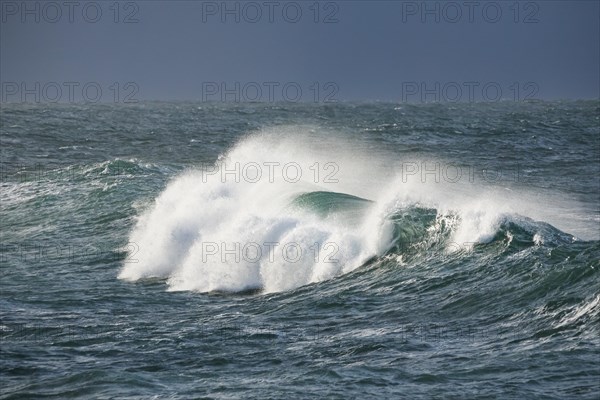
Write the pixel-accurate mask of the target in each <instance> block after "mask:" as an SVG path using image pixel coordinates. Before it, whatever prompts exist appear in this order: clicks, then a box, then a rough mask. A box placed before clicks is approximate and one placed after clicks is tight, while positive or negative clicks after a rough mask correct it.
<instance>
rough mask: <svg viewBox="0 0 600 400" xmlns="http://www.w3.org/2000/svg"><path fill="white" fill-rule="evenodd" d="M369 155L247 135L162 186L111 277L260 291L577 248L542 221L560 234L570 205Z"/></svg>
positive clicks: (307, 137) (290, 137)
mask: <svg viewBox="0 0 600 400" xmlns="http://www.w3.org/2000/svg"><path fill="white" fill-rule="evenodd" d="M369 151H373V149H370V150H369V149H365V148H360V147H357V146H354V145H353V144H352V142H351V141H348V140H347V138H345V139H342V138H341V137H340V136H339V135H338V134H336V133H335V132H326V133H323V132H322V131H319V130H317V129H314V128H312V127H298V126H296V127H284V128H278V129H271V130H263V131H260V132H255V133H254V134H251V135H249V136H246V137H245V138H243V139H241V140H240V141H239V142H238V143H237V144H236V145H235V146H234V147H233V148H232V149H230V150H229V151H228V152H226V153H224V154H223V155H222V156H220V157H219V160H218V161H217V162H216V163H215V164H206V165H202V166H200V167H197V168H192V169H188V170H186V171H185V172H183V173H181V174H180V175H179V176H177V177H176V178H174V179H173V180H172V181H171V182H169V184H168V185H167V187H166V188H165V189H164V191H163V192H162V193H161V194H160V195H159V196H158V197H157V198H156V200H155V202H154V204H153V205H152V206H150V207H149V208H148V209H146V210H145V211H144V212H143V213H142V214H141V216H140V217H139V219H138V221H137V223H136V225H135V228H134V229H133V231H132V232H131V234H130V237H129V241H130V243H133V244H135V250H136V251H135V254H132V255H131V256H130V257H128V258H127V262H125V263H124V267H123V269H122V271H121V272H120V274H119V278H121V279H124V280H130V281H135V280H139V279H145V278H164V279H167V283H168V286H169V290H171V291H180V290H192V291H199V292H221V291H224V292H245V291H255V290H260V291H263V292H266V293H269V292H280V291H286V290H290V289H294V288H297V287H300V286H303V285H306V284H310V283H315V282H321V281H325V280H329V279H332V278H334V277H337V276H340V275H343V274H346V273H348V272H350V271H353V270H355V269H357V268H358V267H361V266H363V265H367V264H368V265H371V264H373V263H380V262H382V261H383V260H389V259H390V257H391V258H394V259H395V260H404V262H405V261H406V260H419V259H423V257H427V258H430V257H434V259H435V260H437V261H440V262H442V261H443V260H444V259H445V258H446V257H448V256H449V255H450V254H453V253H456V256H457V257H469V254H470V253H472V252H473V249H474V247H477V248H479V247H478V246H483V254H482V255H481V256H480V257H483V258H486V257H490V256H492V255H495V254H496V253H497V252H498V251H500V253H502V254H504V255H505V256H508V255H509V254H510V253H511V251H512V249H513V248H515V246H517V247H528V246H539V245H546V246H556V245H559V244H564V243H573V242H574V241H577V240H578V239H577V237H575V236H573V235H570V234H567V233H564V232H562V231H560V230H559V229H557V228H554V227H553V226H552V225H550V224H548V223H547V222H544V221H554V222H555V223H558V224H560V223H561V218H560V216H559V217H558V218H557V215H556V213H555V212H554V211H555V210H557V209H565V208H569V207H571V208H572V207H573V205H569V204H567V203H566V202H565V201H564V200H562V199H561V198H559V197H552V196H546V197H545V198H543V199H542V201H543V204H544V205H545V207H544V208H540V207H539V206H538V205H539V203H540V196H539V194H537V195H533V194H531V193H529V192H528V191H527V190H526V189H525V188H519V187H513V188H510V190H508V189H509V188H506V187H500V188H499V187H494V186H490V185H488V186H483V185H477V184H475V183H472V182H468V181H466V182H458V181H456V179H446V180H438V179H431V180H429V181H428V180H427V179H425V180H424V179H422V178H423V176H422V175H419V174H414V173H413V172H414V171H413V169H414V166H415V165H416V166H417V167H418V166H419V165H425V161H421V160H418V159H417V160H415V158H411V161H410V162H402V161H400V162H399V161H398V160H397V159H395V158H394V157H393V156H392V155H390V154H386V152H385V151H384V150H382V149H379V150H378V151H377V154H378V158H377V160H376V161H373V160H372V159H370V157H369V156H370V154H369ZM426 163H429V165H435V164H436V163H438V164H439V163H440V161H439V160H438V161H432V160H431V159H428V160H427V161H426ZM409 168H412V169H409ZM408 172H411V173H410V174H409V173H408ZM455 176H456V175H455ZM434 178H435V176H434ZM532 218H533V219H532ZM536 220H539V221H542V222H536Z"/></svg>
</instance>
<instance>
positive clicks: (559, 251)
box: [0, 101, 600, 399]
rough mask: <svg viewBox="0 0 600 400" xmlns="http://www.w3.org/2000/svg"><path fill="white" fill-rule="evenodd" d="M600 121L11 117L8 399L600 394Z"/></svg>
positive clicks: (358, 114)
mask: <svg viewBox="0 0 600 400" xmlns="http://www.w3.org/2000/svg"><path fill="white" fill-rule="evenodd" d="M599 118H600V103H599V102H598V101H565V102H544V101H535V102H525V103H515V102H499V103H476V104H418V105H409V104H391V103H363V104H361V103H337V104H288V103H272V104H265V103H256V104H250V103H248V104H239V103H238V104H235V103H231V104H229V103H200V102H198V103H193V102H189V103H186V102H182V103H162V102H145V103H137V104H125V105H124V104H95V105H94V104H91V105H87V104H53V105H52V104H2V106H1V108H0V143H1V146H0V157H1V167H2V170H1V175H2V176H1V178H2V179H1V181H0V188H1V194H0V221H1V222H0V223H1V233H0V245H1V249H0V250H1V254H0V256H1V258H0V339H1V341H0V398H2V399H17V398H36V399H37V398H46V397H54V398H61V399H64V398H161V399H162V398H170V399H189V398H219V399H220V398H222V399H281V398H314V399H323V398H328V399H329V398H331V399H369V398H371V399H386V398H406V399H430V398H471V399H482V398H507V399H524V398H527V399H535V398H556V399H598V397H599V396H600V348H599V345H600V332H599V331H600V329H599V327H600V324H599V322H600V285H599V283H600V282H599V277H600V272H599V269H600V241H599V240H600V181H599V177H600V119H599Z"/></svg>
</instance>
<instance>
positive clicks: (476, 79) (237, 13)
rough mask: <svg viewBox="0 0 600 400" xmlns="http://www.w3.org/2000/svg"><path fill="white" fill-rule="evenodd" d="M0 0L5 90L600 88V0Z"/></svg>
mask: <svg viewBox="0 0 600 400" xmlns="http://www.w3.org/2000/svg"><path fill="white" fill-rule="evenodd" d="M0 4H1V9H0V12H1V20H0V21H1V28H0V78H1V81H2V100H3V101H6V100H8V101H20V100H21V99H22V97H23V96H24V97H25V98H26V99H29V100H33V99H35V96H36V95H37V96H39V97H40V98H41V99H42V100H43V99H44V98H50V99H54V98H57V97H59V100H60V101H68V100H69V88H71V89H70V90H72V91H73V94H74V96H75V97H76V98H77V99H80V97H81V96H82V91H83V87H84V86H85V85H86V84H88V86H87V87H86V90H88V91H89V92H88V94H87V96H88V97H94V91H95V90H96V89H97V88H98V87H99V88H100V89H101V91H102V96H101V98H100V100H101V101H113V100H114V98H115V95H116V94H118V100H119V101H123V99H124V98H128V97H129V98H131V99H139V100H144V99H150V100H175V99H181V100H193V99H196V100H203V99H206V100H217V101H219V100H221V99H222V98H225V99H228V100H253V99H257V100H262V101H268V100H269V98H270V97H271V96H274V97H275V98H276V99H281V98H283V97H285V98H291V99H296V98H299V99H300V100H303V101H314V100H317V101H325V100H329V99H333V100H391V101H402V100H408V101H421V100H426V101H433V100H438V99H439V100H444V99H445V98H449V99H459V100H462V101H468V100H469V97H470V96H475V99H476V100H481V99H483V100H485V99H487V98H495V97H496V92H497V90H498V89H499V90H500V91H501V92H502V98H507V99H519V100H522V99H523V98H526V97H531V98H543V99H556V98H586V99H589V98H598V97H599V96H600V93H599V91H600V79H599V70H600V56H599V52H600V50H599V49H600V43H599V42H600V24H599V20H600V17H599V16H600V7H599V4H600V2H598V1H534V2H515V1H498V2H488V1H478V2H468V1H466V2H465V1H458V2H445V1H444V2H426V3H423V2H405V1H396V2H394V1H369V2H367V1H334V2H320V3H317V4H316V6H315V2H314V1H297V2H287V1H277V2H270V3H269V2H266V1H257V2H250V4H249V3H248V2H228V3H227V4H226V5H225V6H223V4H224V3H223V2H220V1H219V2H193V1H180V2H177V1H176V2H164V1H134V2H120V3H117V6H115V2H113V1H108V2H102V1H98V2H88V1H79V2H72V3H65V2H64V1H62V0H61V1H57V2H50V3H48V2H35V1H33V2H27V3H23V2H21V1H6V0H2V1H1V2H0ZM24 4H25V5H24ZM48 4H50V5H48ZM24 7H26V9H24ZM224 7H227V8H228V9H231V10H233V12H232V13H229V14H227V13H226V12H225V11H226V10H225V8H224ZM423 7H427V9H426V10H424V9H423ZM98 9H100V10H101V12H102V15H101V16H98V17H97V16H96V11H97V10H98ZM117 9H118V13H117V12H116V11H117ZM57 10H60V11H59V12H60V15H58V14H57ZM257 10H258V11H260V13H261V15H260V16H258V14H257ZM298 10H301V12H302V15H301V16H300V17H299V18H298V19H299V20H298V22H295V23H294V22H292V21H293V20H294V19H296V15H297V11H298ZM317 10H318V15H317V14H316V11H317ZM427 10H433V11H432V12H430V13H428V14H427V13H426V14H422V12H423V11H427ZM498 10H500V12H501V15H498V14H497V11H498ZM457 12H459V13H460V15H459V14H457ZM269 14H271V15H269ZM128 16H129V17H130V18H129V19H130V20H131V22H133V23H124V20H125V19H126V18H127V17H128ZM236 17H237V18H239V22H236V21H235V19H236ZM36 18H37V19H39V22H36ZM223 18H225V22H223V21H222V19H223ZM436 18H439V22H436V21H435V19H436ZM70 19H72V22H71V21H70ZM94 19H98V21H97V22H91V21H93V20H94ZM254 19H258V21H257V22H252V20H254ZM270 19H271V21H270ZM315 19H316V20H317V21H318V22H315ZM326 19H327V21H328V22H329V23H325V20H326ZM115 20H116V21H117V22H115ZM495 20H496V22H493V21H495ZM135 21H137V22H135ZM69 82H74V83H69ZM115 82H117V83H118V84H119V87H118V89H117V87H116V86H114V83H115ZM36 83H38V84H39V89H37V86H36ZM90 83H93V85H92V87H90V85H89V84H90ZM128 83H129V85H127V84H128ZM315 83H316V84H315ZM236 84H237V85H238V86H236ZM23 85H24V86H23ZM126 85H127V86H126ZM223 85H225V86H223ZM56 86H59V87H60V88H61V90H62V93H58V92H57V91H56ZM284 88H285V91H286V92H284ZM23 89H25V90H28V91H29V92H28V93H29V94H27V93H25V94H24V92H23ZM223 89H225V90H227V92H224V91H223ZM258 89H260V92H259V91H258ZM298 89H300V90H301V95H299V97H298V95H297V93H296V92H297V90H298ZM317 89H318V90H317ZM484 89H485V90H484ZM424 90H428V91H427V92H425V91H424ZM458 90H460V92H459V91H458ZM484 91H485V92H486V93H484ZM486 96H487V97H486ZM482 97H485V98H482Z"/></svg>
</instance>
